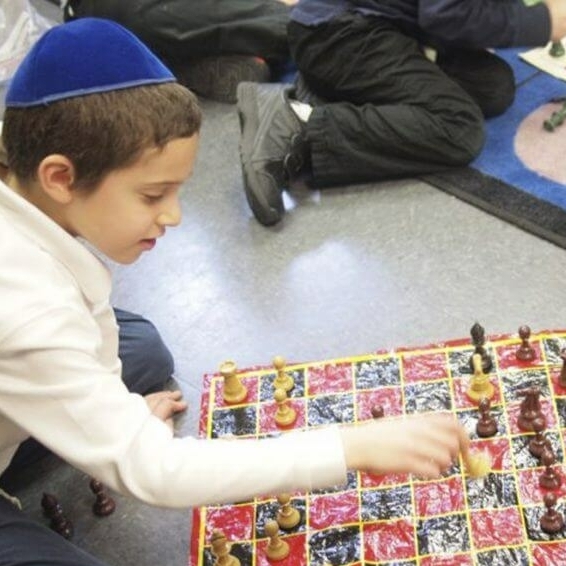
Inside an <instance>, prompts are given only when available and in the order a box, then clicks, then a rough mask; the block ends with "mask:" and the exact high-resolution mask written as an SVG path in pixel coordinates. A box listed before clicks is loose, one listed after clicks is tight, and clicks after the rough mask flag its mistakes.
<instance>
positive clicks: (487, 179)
mask: <svg viewBox="0 0 566 566" xmlns="http://www.w3.org/2000/svg"><path fill="white" fill-rule="evenodd" d="M524 51H525V50H524V49H499V50H497V53H498V55H500V56H501V57H502V58H503V59H505V60H506V61H507V62H508V63H509V64H510V65H511V67H512V68H513V71H514V73H515V81H516V85H517V92H516V96H515V101H514V103H513V104H512V106H511V107H510V108H509V109H508V110H507V111H506V112H505V113H504V114H503V115H501V116H498V117H495V118H491V119H488V120H486V135H487V138H486V143H485V145H484V147H483V150H482V152H481V153H480V155H479V156H478V157H477V158H476V159H475V160H474V161H473V162H472V163H471V164H470V166H469V167H463V168H456V169H452V170H449V171H446V172H440V173H434V174H430V175H424V176H423V177H422V179H423V180H424V181H426V182H428V183H430V184H431V185H433V186H435V187H437V188H439V189H442V190H444V191H445V192H447V193H449V194H451V195H453V196H456V197H458V198H459V199H461V200H463V201H466V202H468V203H469V204H472V205H474V206H476V207H478V208H480V209H482V210H484V211H485V212H488V213H489V214H492V215H494V216H496V217H498V218H501V219H502V220H505V221H507V222H510V223H512V224H514V225H516V226H518V227H519V228H522V229H524V230H526V231H528V232H530V233H532V234H535V235H536V236H539V237H541V238H544V239H546V240H548V241H550V242H553V243H554V244H556V245H558V246H560V247H563V248H566V186H565V185H564V184H562V183H559V182H557V181H555V180H552V179H550V178H548V177H546V176H542V175H540V174H538V173H537V172H535V171H532V170H531V169H529V168H528V167H526V166H525V164H524V163H523V162H522V161H521V159H520V158H519V157H518V156H517V154H516V152H515V137H516V134H517V131H518V128H519V126H520V125H521V123H522V122H523V120H525V119H526V118H527V117H528V116H529V115H530V114H531V113H533V112H534V111H535V110H537V109H538V108H541V107H543V106H545V105H547V104H548V103H549V101H551V100H552V99H557V98H563V97H565V96H566V83H565V82H564V81H562V80H560V79H558V78H555V77H553V76H551V75H549V74H547V73H545V72H544V71H541V70H539V69H538V68H536V67H534V66H532V65H530V64H528V63H526V62H525V61H523V60H522V59H521V54H522V53H523V52H524ZM561 128H566V124H565V125H563V126H560V127H559V128H558V129H557V130H556V131H555V132H553V133H550V132H544V134H546V135H547V136H548V143H549V147H550V144H553V145H554V146H555V145H556V144H557V143H558V144H559V145H561V144H562V143H563V140H564V138H563V137H562V136H563V131H562V129H561ZM541 131H542V124H541ZM538 141H539V140H533V142H532V143H533V144H535V143H538ZM557 166H558V165H557Z"/></svg>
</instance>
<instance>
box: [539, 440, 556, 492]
mask: <svg viewBox="0 0 566 566" xmlns="http://www.w3.org/2000/svg"><path fill="white" fill-rule="evenodd" d="M540 461H541V463H542V465H543V466H544V471H543V472H542V474H541V475H540V478H539V485H540V487H543V488H544V489H558V488H559V487H560V486H561V485H562V477H561V476H560V474H558V472H556V470H555V468H554V464H555V463H556V456H555V455H554V453H553V452H552V450H549V449H548V448H547V449H545V450H544V451H543V453H542V456H541V457H540Z"/></svg>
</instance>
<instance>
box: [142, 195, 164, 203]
mask: <svg viewBox="0 0 566 566" xmlns="http://www.w3.org/2000/svg"><path fill="white" fill-rule="evenodd" d="M143 196H144V198H145V200H146V201H147V202H157V201H158V200H160V199H162V198H163V195H143Z"/></svg>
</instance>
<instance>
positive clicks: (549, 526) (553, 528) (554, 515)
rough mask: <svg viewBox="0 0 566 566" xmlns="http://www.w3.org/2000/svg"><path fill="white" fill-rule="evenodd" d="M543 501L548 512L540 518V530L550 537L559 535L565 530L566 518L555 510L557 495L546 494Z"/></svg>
mask: <svg viewBox="0 0 566 566" xmlns="http://www.w3.org/2000/svg"><path fill="white" fill-rule="evenodd" d="M543 501H544V506H545V507H546V510H545V512H544V513H543V515H542V516H541V518H540V528H541V529H542V530H543V531H544V532H545V533H547V534H549V535H553V534H556V533H559V532H560V531H561V530H562V529H563V528H564V517H563V516H562V514H561V513H560V512H559V511H557V510H556V509H555V506H556V495H555V494H554V493H552V492H551V493H545V494H544V498H543Z"/></svg>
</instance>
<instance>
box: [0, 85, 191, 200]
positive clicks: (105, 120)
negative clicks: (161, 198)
mask: <svg viewBox="0 0 566 566" xmlns="http://www.w3.org/2000/svg"><path fill="white" fill-rule="evenodd" d="M201 119H202V118H201V111H200V109H199V105H198V101H197V99H196V97H195V96H194V94H192V93H191V92H190V91H189V90H188V89H186V88H185V87H183V86H181V85H179V84H177V83H175V82H168V83H163V84H155V85H147V86H137V87H133V88H127V89H120V90H110V91H108V92H99V93H96V94H89V95H85V96H76V97H72V98H67V99H64V100H59V101H57V102H53V103H50V104H48V105H40V106H33V107H25V108H17V107H12V108H10V107H9V108H6V110H5V113H4V125H3V128H2V141H3V143H4V146H5V148H6V153H7V160H8V167H9V169H10V171H11V173H12V174H13V175H14V176H15V177H16V179H17V180H18V182H19V183H20V184H21V185H22V186H23V187H26V186H28V185H30V184H32V183H33V182H34V181H35V179H36V176H37V169H38V166H39V164H40V163H41V161H42V160H43V159H44V158H45V157H46V156H48V155H52V154H60V155H64V156H66V157H67V158H68V159H70V160H71V161H72V163H73V164H74V166H75V178H74V183H73V186H74V187H75V188H78V189H84V190H89V189H91V190H92V189H94V188H96V187H97V186H98V185H99V184H100V182H101V181H102V180H103V179H104V177H105V176H106V175H107V174H108V173H110V172H111V171H113V170H116V169H121V168H124V167H127V166H128V165H131V164H132V163H134V162H135V161H136V160H137V159H138V157H139V156H140V155H141V153H142V152H143V151H144V150H145V149H148V148H150V147H160V148H161V147H163V146H165V145H166V144H167V143H168V142H170V141H172V140H174V139H178V138H186V137H191V136H193V135H194V134H196V133H198V132H199V131H200V125H201Z"/></svg>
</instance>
